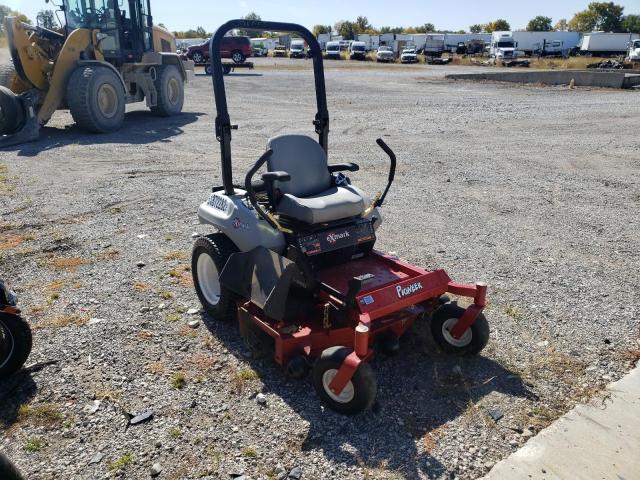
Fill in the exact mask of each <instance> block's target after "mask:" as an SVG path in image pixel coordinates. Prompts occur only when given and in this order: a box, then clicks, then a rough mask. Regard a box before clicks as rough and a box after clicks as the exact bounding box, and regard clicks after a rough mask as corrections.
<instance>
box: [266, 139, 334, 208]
mask: <svg viewBox="0 0 640 480" xmlns="http://www.w3.org/2000/svg"><path fill="white" fill-rule="evenodd" d="M268 149H271V150H273V154H272V155H271V158H269V160H268V162H267V169H268V170H269V171H270V172H276V171H284V172H287V173H288V174H289V175H291V180H290V181H288V182H275V186H274V188H278V189H280V191H281V192H282V193H283V194H284V193H290V194H292V195H295V196H296V197H308V196H311V195H315V194H317V193H320V192H322V191H324V190H327V189H328V188H329V187H330V186H331V174H330V173H329V168H328V165H327V155H326V153H325V151H324V150H323V149H322V147H321V146H320V144H319V143H318V142H316V141H315V140H314V139H313V138H311V137H307V136H306V135H281V136H279V137H274V138H272V139H271V140H269V143H267V150H268Z"/></svg>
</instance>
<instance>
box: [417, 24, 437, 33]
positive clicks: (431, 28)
mask: <svg viewBox="0 0 640 480" xmlns="http://www.w3.org/2000/svg"><path fill="white" fill-rule="evenodd" d="M435 31H436V27H435V25H434V24H433V23H425V24H422V25H420V26H419V27H416V32H417V33H431V32H435Z"/></svg>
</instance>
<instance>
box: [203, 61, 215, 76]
mask: <svg viewBox="0 0 640 480" xmlns="http://www.w3.org/2000/svg"><path fill="white" fill-rule="evenodd" d="M204 73H205V74H206V75H213V66H212V65H211V64H210V63H207V64H206V65H205V66H204Z"/></svg>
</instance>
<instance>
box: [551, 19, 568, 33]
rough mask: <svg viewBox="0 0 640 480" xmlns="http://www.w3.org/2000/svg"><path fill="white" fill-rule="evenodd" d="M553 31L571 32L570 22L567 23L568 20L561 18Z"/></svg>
mask: <svg viewBox="0 0 640 480" xmlns="http://www.w3.org/2000/svg"><path fill="white" fill-rule="evenodd" d="M553 29H554V30H556V31H558V32H566V31H567V30H569V22H567V19H566V18H561V19H560V20H558V22H557V23H556V24H555V25H554V26H553Z"/></svg>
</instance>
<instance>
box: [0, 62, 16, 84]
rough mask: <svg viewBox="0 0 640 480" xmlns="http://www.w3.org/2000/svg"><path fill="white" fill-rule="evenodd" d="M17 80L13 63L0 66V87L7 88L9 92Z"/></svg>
mask: <svg viewBox="0 0 640 480" xmlns="http://www.w3.org/2000/svg"><path fill="white" fill-rule="evenodd" d="M17 79H18V72H16V69H15V67H14V66H13V63H5V64H4V65H0V86H2V87H7V88H8V89H9V90H13V89H14V82H15V81H16V80H17Z"/></svg>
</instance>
